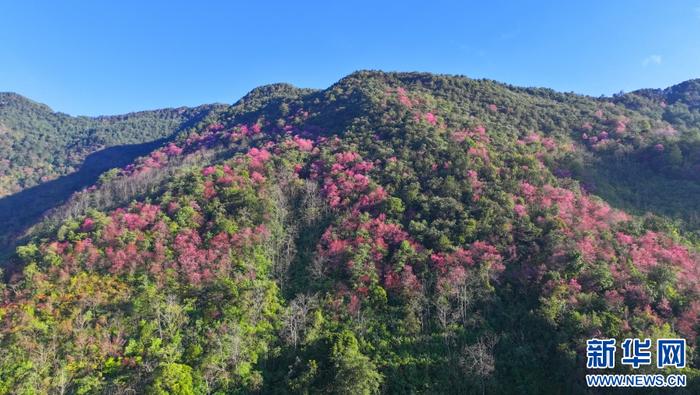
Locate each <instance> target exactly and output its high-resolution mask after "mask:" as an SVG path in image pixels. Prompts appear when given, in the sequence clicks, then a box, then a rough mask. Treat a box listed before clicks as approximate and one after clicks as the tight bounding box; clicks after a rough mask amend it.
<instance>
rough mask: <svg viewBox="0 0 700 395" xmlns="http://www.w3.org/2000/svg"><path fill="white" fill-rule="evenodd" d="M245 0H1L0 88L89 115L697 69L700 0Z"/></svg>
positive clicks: (613, 81)
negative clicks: (380, 84) (370, 86)
mask: <svg viewBox="0 0 700 395" xmlns="http://www.w3.org/2000/svg"><path fill="white" fill-rule="evenodd" d="M249 3H250V4H243V2H234V1H198V2H194V1H192V2H182V1H162V2H160V1H113V2H111V1H70V0H68V1H60V2H59V1H45V2H36V1H31V0H23V1H10V0H0V91H14V92H18V93H20V94H23V95H25V96H28V97H30V98H32V99H34V100H37V101H40V102H44V103H46V104H48V105H50V106H51V107H52V108H54V109H55V110H57V111H63V112H67V113H69V114H73V115H98V114H118V113H124V112H129V111H136V110H144V109H153V108H161V107H176V106H181V105H190V106H192V105H197V104H203V103H210V102H227V103H232V102H235V101H236V100H237V99H239V98H240V97H241V96H242V95H244V94H245V93H246V92H248V91H249V90H250V89H252V88H254V87H256V86H259V85H262V84H267V83H272V82H289V83H292V84H294V85H297V86H302V87H312V88H323V87H327V86H328V85H330V84H332V83H333V82H335V81H337V80H338V79H339V78H341V77H343V76H344V75H346V74H348V73H351V72H352V71H355V70H358V69H382V70H389V71H393V70H400V71H430V72H436V73H448V74H463V75H467V76H469V77H473V78H491V79H495V80H499V81H503V82H508V83H512V84H515V85H523V86H546V87H551V88H554V89H557V90H560V91H574V92H578V93H585V94H589V95H594V96H598V95H601V94H611V93H615V92H618V91H620V90H624V91H630V90H634V89H638V88H642V87H665V86H668V85H672V84H675V83H678V82H680V81H683V80H687V79H690V78H699V77H700V0H694V1H684V0H678V1H675V0H674V1H610V0H608V1H592V0H587V1H529V2H525V1H512V2H506V1H493V0H492V1H488V2H486V1H478V2H477V1H474V2H469V1H454V2H451V1H429V2H428V1H425V2H416V1H410V0H406V1H396V2H383V3H382V4H377V3H378V1H376V0H375V1H316V2H311V1H301V0H299V1H279V2H263V1H255V2H249ZM253 3H255V4H253Z"/></svg>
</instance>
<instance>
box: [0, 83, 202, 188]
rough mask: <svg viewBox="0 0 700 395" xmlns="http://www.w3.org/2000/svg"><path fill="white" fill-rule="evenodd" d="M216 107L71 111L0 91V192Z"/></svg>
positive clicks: (66, 170) (150, 137)
mask: <svg viewBox="0 0 700 395" xmlns="http://www.w3.org/2000/svg"><path fill="white" fill-rule="evenodd" d="M214 107H216V106H201V107H197V108H185V107H183V108H177V109H165V110H155V111H143V112H138V113H132V114H126V115H119V116H104V117H72V116H69V115H66V114H62V113H57V112H54V111H53V110H51V108H49V107H48V106H46V105H44V104H39V103H35V102H33V101H31V100H29V99H27V98H25V97H22V96H20V95H18V94H15V93H3V92H0V197H2V196H4V195H9V194H12V193H16V192H19V191H20V190H22V189H24V188H28V187H31V186H34V185H37V184H39V183H42V182H46V181H49V180H53V179H55V178H57V177H60V176H63V175H66V174H70V173H72V172H74V171H76V170H77V169H78V168H79V167H80V165H81V164H82V162H83V160H84V159H85V157H86V156H87V155H89V154H90V153H93V152H95V151H98V150H100V149H103V148H106V147H112V146H117V145H125V144H137V143H144V142H148V141H154V140H158V139H161V138H164V137H168V136H170V135H172V134H173V133H175V132H178V131H180V130H183V129H185V128H186V127H187V126H188V124H189V123H191V122H192V121H193V120H196V119H198V118H201V117H202V116H204V115H205V114H206V113H207V112H209V111H210V110H211V109H212V108H214Z"/></svg>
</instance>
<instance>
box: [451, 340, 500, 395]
mask: <svg viewBox="0 0 700 395" xmlns="http://www.w3.org/2000/svg"><path fill="white" fill-rule="evenodd" d="M497 342H498V338H497V337H496V336H494V335H486V336H483V337H480V338H479V340H478V341H477V342H476V343H475V344H472V345H469V346H464V348H463V349H462V356H461V359H460V364H461V365H462V368H463V369H464V372H465V373H467V374H469V375H474V376H476V377H477V378H478V379H479V382H480V384H481V393H482V394H485V393H486V380H487V379H488V378H489V377H490V376H491V374H493V371H494V370H496V359H495V358H494V356H493V347H494V346H495V345H496V343H497Z"/></svg>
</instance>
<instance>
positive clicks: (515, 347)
mask: <svg viewBox="0 0 700 395" xmlns="http://www.w3.org/2000/svg"><path fill="white" fill-rule="evenodd" d="M697 86H698V81H689V82H686V83H683V84H680V85H678V86H675V87H672V88H669V89H666V90H644V91H637V92H632V93H629V94H621V95H616V96H615V97H613V98H598V99H596V98H591V97H586V96H580V95H575V94H564V93H558V92H555V91H552V90H549V89H532V88H518V87H513V86H509V85H504V84H500V83H497V82H494V81H488V80H472V79H468V78H465V77H455V76H442V75H430V74H419V73H383V72H373V71H363V72H357V73H354V74H351V75H350V76H348V77H346V78H343V79H342V80H340V81H339V82H337V83H336V84H334V85H333V86H331V87H329V88H328V89H325V90H318V91H316V90H304V89H297V88H294V87H292V86H289V85H285V84H277V85H271V86H266V87H262V88H258V89H256V90H254V91H252V92H251V93H250V94H248V95H247V96H246V97H244V98H243V99H241V100H240V101H239V102H238V103H236V104H234V105H232V106H230V107H227V108H225V109H220V110H218V111H216V112H213V113H210V114H208V115H207V116H206V117H204V118H202V120H201V122H199V123H197V124H196V125H192V127H191V128H188V129H186V130H183V131H182V132H180V133H178V134H177V136H175V137H173V138H171V139H168V140H167V141H163V142H161V143H159V144H160V145H159V146H157V147H154V150H153V151H152V152H150V154H148V155H145V156H142V157H140V158H139V159H137V160H135V161H134V163H132V164H130V165H127V166H125V167H123V168H121V169H119V170H111V171H109V172H107V173H104V174H103V175H102V176H101V177H100V178H99V179H98V181H97V182H96V183H95V185H92V186H90V187H87V188H85V189H83V190H81V191H77V192H76V193H75V194H74V195H73V196H72V197H71V198H70V199H69V200H68V201H67V202H66V203H64V204H62V205H60V206H58V207H56V208H55V209H54V210H52V211H51V212H49V213H48V214H46V215H45V216H44V217H43V219H42V221H41V223H39V224H37V225H36V226H34V227H33V228H32V229H31V231H30V232H29V235H28V240H27V241H26V244H25V245H23V246H20V247H18V248H17V253H16V256H14V257H12V258H11V259H9V260H8V262H7V264H6V266H5V277H6V279H5V282H4V283H3V284H2V285H0V290H1V291H2V300H0V349H2V350H3V352H2V353H0V393H127V392H130V393H141V392H149V393H158V394H163V393H176V394H195V393H197V394H200V393H201V394H204V393H347V394H371V393H426V394H434V393H460V394H462V393H506V394H507V393H512V394H522V393H557V394H558V393H572V394H577V393H588V391H589V390H588V388H587V387H586V386H585V381H584V380H583V377H584V375H585V374H586V356H585V345H586V340H587V339H590V338H593V337H613V338H617V339H623V338H628V337H631V338H651V339H659V338H675V337H682V338H685V339H687V341H688V346H689V348H688V356H687V358H688V364H687V367H686V368H684V369H682V370H681V372H682V373H684V374H686V375H687V377H688V380H689V383H688V387H687V388H685V389H683V390H681V392H679V393H698V392H699V391H700V371H699V370H698V369H699V368H700V357H699V356H698V353H697V351H696V350H697V346H698V329H700V328H698V319H699V318H700V317H699V315H700V283H699V280H700V266H699V264H700V256H699V255H698V247H700V241H699V239H700V238H699V237H698V235H699V234H700V233H699V230H700V216H699V213H700V199H698V196H700V195H699V194H698V192H700V179H699V178H698V174H699V171H698V170H699V166H700V150H699V149H698V147H700V122H698V119H699V117H700V108H698V106H697V98H698V95H697V92H698V89H697ZM146 133H148V132H146ZM618 358H619V357H618ZM611 372H618V373H623V372H624V373H630V372H633V371H632V370H631V369H629V367H627V366H625V365H622V364H617V365H616V368H615V369H614V370H611ZM634 372H638V373H640V372H653V373H656V372H658V370H656V368H655V367H642V368H640V369H637V370H635V371H634ZM682 391H685V392H682Z"/></svg>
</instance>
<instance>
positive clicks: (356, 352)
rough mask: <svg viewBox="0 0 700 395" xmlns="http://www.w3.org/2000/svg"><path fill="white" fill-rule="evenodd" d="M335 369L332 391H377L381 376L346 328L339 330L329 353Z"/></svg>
mask: <svg viewBox="0 0 700 395" xmlns="http://www.w3.org/2000/svg"><path fill="white" fill-rule="evenodd" d="M331 361H332V363H333V368H334V369H335V380H334V382H333V392H334V393H337V394H341V395H343V394H347V395H359V394H362V395H368V394H377V393H379V386H380V385H381V383H382V380H383V377H382V375H381V374H380V373H379V372H378V371H377V367H376V366H375V364H374V363H373V362H372V361H371V360H370V359H369V358H368V357H367V356H365V355H364V354H362V353H361V352H360V349H359V345H358V342H357V339H356V338H355V335H353V334H352V332H350V331H348V330H344V331H343V332H341V333H340V334H339V335H338V337H337V339H336V341H335V343H334V344H333V350H332V353H331Z"/></svg>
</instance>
